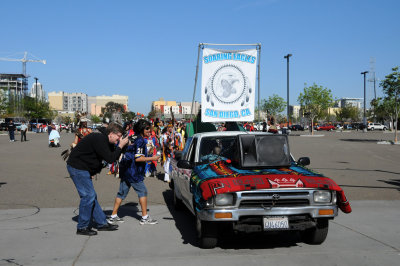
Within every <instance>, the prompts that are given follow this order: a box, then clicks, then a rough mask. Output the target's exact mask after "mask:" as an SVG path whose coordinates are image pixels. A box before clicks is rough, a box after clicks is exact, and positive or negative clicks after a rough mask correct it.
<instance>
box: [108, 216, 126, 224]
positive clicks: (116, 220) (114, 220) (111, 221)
mask: <svg viewBox="0 0 400 266" xmlns="http://www.w3.org/2000/svg"><path fill="white" fill-rule="evenodd" d="M123 222H124V219H122V218H120V217H118V215H117V216H116V217H111V216H110V217H108V218H107V223H109V224H116V223H123Z"/></svg>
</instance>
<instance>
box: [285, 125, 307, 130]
mask: <svg viewBox="0 0 400 266" xmlns="http://www.w3.org/2000/svg"><path fill="white" fill-rule="evenodd" d="M289 129H290V130H292V131H304V127H303V126H301V125H291V126H289Z"/></svg>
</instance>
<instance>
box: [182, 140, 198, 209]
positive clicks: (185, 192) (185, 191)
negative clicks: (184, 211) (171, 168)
mask: <svg viewBox="0 0 400 266" xmlns="http://www.w3.org/2000/svg"><path fill="white" fill-rule="evenodd" d="M196 150H197V138H193V140H192V143H191V145H190V147H189V150H188V153H187V157H186V160H188V161H190V162H192V163H194V162H195V158H196ZM182 170H183V173H182V182H183V183H182V186H181V187H182V196H183V198H184V200H185V201H186V203H187V204H188V205H189V206H190V207H191V208H192V206H193V202H192V201H193V195H192V193H191V192H190V178H191V176H192V170H191V169H182Z"/></svg>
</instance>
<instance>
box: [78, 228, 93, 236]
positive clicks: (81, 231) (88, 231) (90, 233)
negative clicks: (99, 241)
mask: <svg viewBox="0 0 400 266" xmlns="http://www.w3.org/2000/svg"><path fill="white" fill-rule="evenodd" d="M76 234H77V235H84V236H95V235H97V232H96V231H94V230H92V229H89V228H82V229H77V230H76Z"/></svg>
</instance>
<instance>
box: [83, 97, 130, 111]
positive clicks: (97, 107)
mask: <svg viewBox="0 0 400 266" xmlns="http://www.w3.org/2000/svg"><path fill="white" fill-rule="evenodd" d="M128 100H129V97H128V96H124V95H117V94H115V95H112V96H105V95H101V96H90V97H89V98H88V103H89V108H90V109H89V112H90V114H91V115H97V116H99V115H100V114H101V109H102V108H104V107H106V104H107V103H108V102H114V103H119V104H122V105H123V106H124V109H125V111H128Z"/></svg>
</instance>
